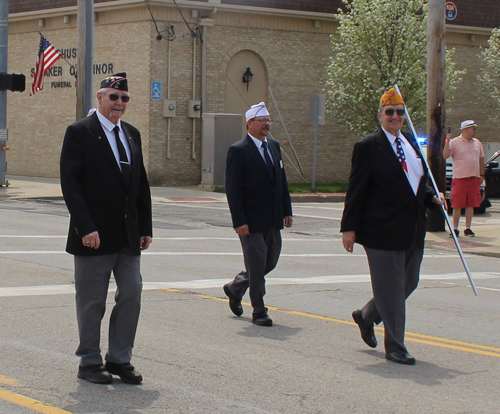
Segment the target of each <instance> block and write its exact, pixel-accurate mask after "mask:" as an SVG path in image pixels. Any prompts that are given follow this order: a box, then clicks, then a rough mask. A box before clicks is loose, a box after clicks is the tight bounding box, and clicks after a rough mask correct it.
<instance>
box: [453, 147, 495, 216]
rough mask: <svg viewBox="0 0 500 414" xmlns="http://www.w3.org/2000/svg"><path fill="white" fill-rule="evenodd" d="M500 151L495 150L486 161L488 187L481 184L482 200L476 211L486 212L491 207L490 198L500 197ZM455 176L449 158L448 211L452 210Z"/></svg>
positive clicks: (485, 170) (485, 169)
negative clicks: (451, 201)
mask: <svg viewBox="0 0 500 414" xmlns="http://www.w3.org/2000/svg"><path fill="white" fill-rule="evenodd" d="M499 157H500V151H497V152H495V153H494V154H493V155H492V156H491V157H490V158H488V160H487V161H486V162H485V163H484V176H485V181H486V188H485V187H484V186H483V185H481V196H482V200H483V201H482V202H481V205H480V206H479V207H476V208H475V209H474V212H475V213H479V214H484V213H485V212H486V209H487V208H488V207H491V203H490V198H500V167H499V164H498V163H499V161H500V158H499ZM452 177H453V162H452V160H451V158H449V160H448V162H447V163H446V194H445V196H446V202H447V203H448V211H449V212H451V211H452V208H451V205H450V195H451V182H452V179H453V178H452Z"/></svg>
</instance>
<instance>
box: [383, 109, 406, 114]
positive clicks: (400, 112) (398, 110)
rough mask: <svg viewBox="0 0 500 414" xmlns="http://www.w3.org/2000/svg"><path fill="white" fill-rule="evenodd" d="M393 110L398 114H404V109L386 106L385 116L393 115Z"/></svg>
mask: <svg viewBox="0 0 500 414" xmlns="http://www.w3.org/2000/svg"><path fill="white" fill-rule="evenodd" d="M394 112H396V113H397V114H398V116H403V115H404V114H405V110H404V109H392V108H388V109H386V110H385V111H384V113H385V114H386V115H387V116H393V115H394Z"/></svg>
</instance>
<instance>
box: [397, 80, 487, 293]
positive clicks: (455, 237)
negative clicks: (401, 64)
mask: <svg viewBox="0 0 500 414" xmlns="http://www.w3.org/2000/svg"><path fill="white" fill-rule="evenodd" d="M394 89H396V91H397V93H399V94H400V95H401V92H400V91H399V87H398V85H394ZM401 96H403V95H401ZM405 114H406V120H407V121H408V124H409V125H410V128H411V132H412V133H413V136H414V137H415V142H416V143H417V146H418V147H419V149H420V144H419V143H418V139H417V132H416V131H415V127H414V126H413V122H411V118H410V114H409V113H408V109H407V108H406V105H405ZM423 159H424V163H425V167H426V168H427V171H428V172H429V177H430V179H431V182H432V187H433V188H434V191H435V192H436V196H437V197H438V198H439V200H440V201H441V195H440V192H439V189H438V187H437V184H436V181H435V180H434V175H433V174H432V171H431V169H430V167H429V164H428V162H427V159H426V157H423ZM440 206H441V212H442V213H443V215H444V218H445V220H446V223H448V227H449V229H450V233H451V235H452V237H453V241H454V242H455V246H456V247H457V250H458V254H459V255H460V259H462V264H463V265H464V269H465V273H467V277H468V278H469V282H470V285H471V287H472V290H473V291H474V294H475V295H476V296H477V295H478V293H477V289H476V285H475V283H474V279H473V278H472V274H471V272H470V270H469V266H467V262H466V261H465V257H464V254H463V252H462V248H461V247H460V243H459V242H458V239H457V235H456V234H455V231H454V230H453V226H452V224H451V221H450V218H449V217H448V212H447V211H446V209H445V208H444V205H442V204H441V205H440Z"/></svg>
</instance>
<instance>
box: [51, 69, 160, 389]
mask: <svg viewBox="0 0 500 414" xmlns="http://www.w3.org/2000/svg"><path fill="white" fill-rule="evenodd" d="M129 99H130V94H129V92H128V83H127V77H126V74H125V73H118V74H115V75H111V76H109V77H107V78H106V79H104V80H103V81H102V82H101V89H100V90H99V92H97V101H98V110H97V111H96V112H95V113H93V114H92V115H90V116H89V117H88V118H86V119H82V120H80V121H77V122H75V123H74V124H72V125H70V126H69V127H68V128H67V130H66V135H65V137H64V143H63V147H62V152H61V163H60V169H61V171H60V172H61V187H62V192H63V195H64V200H65V202H66V205H67V207H68V210H69V212H70V225H69V233H68V240H67V245H66V251H67V252H68V253H70V254H73V255H74V262H75V289H76V313H77V320H78V331H79V336H80V344H79V346H78V349H77V350H76V355H77V356H79V357H80V358H81V359H80V366H79V369H78V378H82V379H86V380H88V381H90V382H94V383H104V384H106V383H110V382H112V376H111V374H114V375H118V376H119V377H120V378H121V380H122V381H123V382H127V383H132V384H138V383H140V382H141V381H142V376H141V374H139V373H138V372H136V371H135V369H134V367H133V366H132V365H131V364H130V360H131V358H132V348H133V346H134V339H135V334H136V330H137V323H138V320H139V311H140V306H141V291H142V278H141V273H140V257H141V256H140V254H141V250H145V249H147V248H148V247H149V245H150V243H151V241H152V236H153V232H152V217H151V194H150V189H149V183H148V179H147V176H146V170H145V168H144V164H143V156H142V149H141V135H140V133H139V131H138V130H137V129H136V128H134V127H133V126H132V125H130V124H128V123H126V122H123V121H121V120H120V118H121V116H122V115H123V114H124V113H125V111H126V109H127V105H128V101H129ZM111 272H113V275H114V278H115V281H116V285H117V289H116V294H115V302H116V303H115V306H114V307H113V310H112V313H111V318H110V322H109V346H108V352H107V354H106V365H105V366H103V360H102V356H101V349H100V345H99V342H100V328H101V320H102V318H103V316H104V312H105V308H106V297H107V293H108V285H109V279H110V275H111Z"/></svg>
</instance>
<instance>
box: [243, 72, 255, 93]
mask: <svg viewBox="0 0 500 414" xmlns="http://www.w3.org/2000/svg"><path fill="white" fill-rule="evenodd" d="M252 78H253V73H252V71H251V70H250V68H247V70H246V72H245V73H244V74H243V82H244V83H246V84H247V92H248V84H249V83H250V81H251V80H252Z"/></svg>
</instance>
